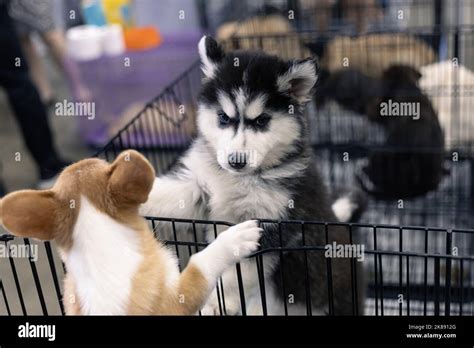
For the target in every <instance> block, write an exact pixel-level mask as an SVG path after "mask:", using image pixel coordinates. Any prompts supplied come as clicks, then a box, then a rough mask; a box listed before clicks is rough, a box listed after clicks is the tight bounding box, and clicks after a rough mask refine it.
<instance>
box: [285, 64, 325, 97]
mask: <svg viewBox="0 0 474 348" xmlns="http://www.w3.org/2000/svg"><path fill="white" fill-rule="evenodd" d="M318 70H319V64H318V61H317V59H316V58H307V59H304V60H295V61H292V62H290V63H289V66H288V69H287V70H286V71H285V72H284V73H283V74H281V75H280V76H278V78H277V88H278V91H279V92H281V93H284V94H287V95H289V96H290V97H292V98H294V99H296V100H297V101H298V103H301V104H303V103H306V102H308V101H309V100H311V94H312V89H313V87H314V85H315V84H316V81H317V79H318Z"/></svg>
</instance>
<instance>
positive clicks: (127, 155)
mask: <svg viewBox="0 0 474 348" xmlns="http://www.w3.org/2000/svg"><path fill="white" fill-rule="evenodd" d="M110 170H111V174H110V178H109V183H108V189H109V193H110V195H111V197H112V198H113V200H114V201H115V202H116V203H117V204H118V205H125V206H135V205H136V206H138V205H139V204H141V203H145V202H146V200H147V199H148V194H149V193H150V191H151V188H152V186H153V182H154V180H155V171H154V169H153V167H152V166H151V164H150V163H149V162H148V161H147V160H146V158H145V157H144V156H143V155H141V154H140V153H138V152H137V151H135V150H127V151H124V152H122V153H121V154H120V155H119V156H118V157H117V159H116V160H115V161H114V162H113V163H112V164H111V166H110Z"/></svg>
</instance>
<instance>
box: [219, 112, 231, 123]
mask: <svg viewBox="0 0 474 348" xmlns="http://www.w3.org/2000/svg"><path fill="white" fill-rule="evenodd" d="M217 116H218V117H219V124H220V125H221V126H227V125H228V124H229V123H230V117H229V116H227V114H226V113H225V112H224V111H219V112H218V113H217Z"/></svg>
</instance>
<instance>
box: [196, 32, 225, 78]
mask: <svg viewBox="0 0 474 348" xmlns="http://www.w3.org/2000/svg"><path fill="white" fill-rule="evenodd" d="M198 49H199V56H200V57H201V63H202V66H201V68H202V72H203V73H204V75H205V76H206V77H207V78H210V79H211V78H213V77H214V74H215V72H216V69H217V65H218V64H219V63H220V62H221V61H222V59H224V57H225V53H224V50H223V49H222V47H221V46H220V45H219V44H218V43H217V41H216V40H214V39H213V38H212V37H210V36H203V37H202V39H201V40H200V41H199V44H198Z"/></svg>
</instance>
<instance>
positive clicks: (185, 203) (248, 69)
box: [141, 37, 363, 314]
mask: <svg viewBox="0 0 474 348" xmlns="http://www.w3.org/2000/svg"><path fill="white" fill-rule="evenodd" d="M199 53H200V56H201V60H202V70H203V72H204V75H205V77H204V81H203V86H202V91H201V93H200V96H199V112H198V132H199V134H198V137H197V138H196V140H195V141H194V143H193V144H192V146H191V148H190V149H189V151H188V152H187V153H186V154H185V155H184V156H183V157H182V158H181V160H180V162H179V164H178V165H177V166H176V168H175V169H174V170H172V171H171V173H169V174H167V175H165V176H163V177H159V178H157V179H156V181H155V185H154V187H153V190H152V192H151V194H150V197H149V201H148V202H147V203H146V204H145V205H144V206H143V207H142V209H141V213H142V214H145V215H151V216H169V217H176V218H188V219H189V218H192V219H209V220H220V221H229V222H233V223H237V222H241V221H245V220H249V219H253V218H256V217H257V218H261V219H272V220H280V219H299V220H313V221H337V218H336V216H335V214H334V212H333V210H332V209H331V200H330V198H329V195H328V192H327V191H326V187H325V186H324V184H323V181H322V179H321V177H320V175H319V173H318V171H317V170H316V168H315V167H317V163H314V161H313V160H312V159H311V150H310V147H309V144H308V136H307V135H308V134H307V133H308V129H307V124H306V119H305V117H304V116H303V108H304V105H305V104H306V102H307V101H309V100H310V99H311V94H312V90H313V87H314V85H315V83H316V80H317V64H316V61H315V60H313V59H306V60H300V61H291V62H285V61H283V60H281V59H279V58H277V57H275V56H269V55H266V54H264V53H261V52H260V53H258V52H244V51H237V52H231V53H227V54H225V53H224V51H223V50H222V49H221V47H220V46H219V45H218V44H217V43H216V41H214V40H213V39H212V38H210V37H203V38H202V39H201V41H200V43H199ZM292 202H293V203H292ZM293 205H294V206H293ZM334 207H335V208H336V209H337V210H338V212H337V215H338V216H344V217H345V219H350V217H351V215H352V211H353V210H356V209H357V206H356V204H355V203H354V202H351V201H350V200H348V199H347V197H342V198H341V199H340V200H338V201H337V202H336V203H335V204H334ZM264 227H265V228H264V229H265V230H264V234H263V237H262V240H261V242H260V243H261V245H262V248H268V247H276V246H279V245H280V241H279V235H278V230H277V228H276V226H275V224H265V226H264ZM218 232H220V231H218ZM305 232H306V233H305V235H306V244H307V245H317V246H324V245H325V244H327V241H326V239H325V238H326V235H325V230H324V227H323V226H310V225H308V226H306V230H305ZM206 238H207V239H208V240H213V239H214V231H208V232H207V235H206ZM333 241H336V242H337V243H341V244H343V243H348V242H349V233H348V231H347V230H346V229H345V228H342V227H341V228H336V227H331V228H330V233H329V243H332V242H333ZM282 244H283V246H295V247H297V246H301V245H302V236H301V226H299V225H291V226H287V227H285V228H284V229H283V233H282ZM307 256H308V271H309V278H308V280H309V284H307V283H306V277H305V256H304V253H302V252H300V253H294V252H293V253H291V252H290V253H283V263H284V271H283V272H282V273H283V279H284V284H285V293H284V294H283V293H282V287H281V278H280V275H281V273H280V271H281V267H282V265H281V263H280V258H279V254H276V253H273V254H265V256H264V257H263V260H264V272H265V289H266V295H267V307H268V313H269V314H283V299H284V298H286V299H288V297H289V296H291V295H292V298H293V299H294V301H295V303H294V304H293V303H290V304H289V305H288V311H289V313H290V314H305V313H306V293H305V290H306V288H307V287H306V285H309V288H310V296H311V305H312V308H313V309H314V311H313V314H317V313H320V314H322V313H327V312H328V311H330V308H329V307H328V282H327V279H326V278H327V277H326V270H327V260H326V259H325V258H324V252H322V253H321V252H320V253H314V252H308V253H307ZM216 262H218V260H216ZM255 262H256V261H255V258H253V259H248V260H247V261H245V262H243V263H242V264H241V267H242V276H243V282H244V288H245V297H246V304H247V308H246V310H247V313H248V314H261V313H262V304H261V300H260V299H261V294H260V286H259V282H258V277H257V267H256V264H255ZM331 263H332V291H333V294H334V296H333V297H334V304H333V305H334V311H333V313H334V314H352V313H353V300H354V299H353V297H352V287H351V283H352V282H351V271H350V263H351V260H349V259H333V260H331ZM357 264H359V263H357ZM359 265H360V264H359ZM358 275H359V278H358V283H359V290H358V291H359V295H360V296H359V299H358V300H359V301H357V300H354V305H355V302H357V305H358V308H359V312H362V310H363V308H362V305H361V302H362V298H363V294H362V285H363V281H362V278H361V275H362V270H361V269H359V271H358ZM222 278H223V283H224V290H225V305H226V312H227V314H239V313H241V301H240V297H239V290H238V283H237V278H236V272H235V268H232V269H229V270H228V272H226V273H225V274H224V275H223V277H222ZM331 309H332V308H331ZM218 312H219V310H218V302H217V295H216V294H214V295H213V296H212V297H211V299H210V301H209V302H208V304H207V305H206V307H205V308H204V309H203V313H204V314H217V313H218Z"/></svg>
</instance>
